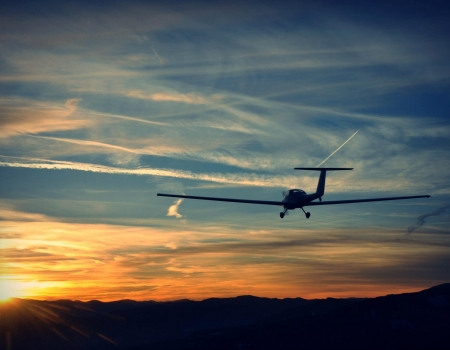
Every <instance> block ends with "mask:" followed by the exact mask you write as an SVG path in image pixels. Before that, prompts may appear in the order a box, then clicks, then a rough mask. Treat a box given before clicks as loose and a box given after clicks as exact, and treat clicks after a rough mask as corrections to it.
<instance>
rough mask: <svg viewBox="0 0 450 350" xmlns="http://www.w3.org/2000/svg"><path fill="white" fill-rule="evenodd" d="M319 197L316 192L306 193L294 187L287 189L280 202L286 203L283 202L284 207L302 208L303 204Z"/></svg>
mask: <svg viewBox="0 0 450 350" xmlns="http://www.w3.org/2000/svg"><path fill="white" fill-rule="evenodd" d="M319 197H320V196H318V195H317V193H312V194H307V193H306V192H305V191H303V190H300V189H295V188H294V189H291V190H289V191H287V193H286V195H285V196H284V198H283V200H282V202H284V203H286V204H283V207H284V208H285V209H295V208H302V207H303V206H304V205H306V204H308V203H309V202H311V201H313V200H314V199H317V198H319Z"/></svg>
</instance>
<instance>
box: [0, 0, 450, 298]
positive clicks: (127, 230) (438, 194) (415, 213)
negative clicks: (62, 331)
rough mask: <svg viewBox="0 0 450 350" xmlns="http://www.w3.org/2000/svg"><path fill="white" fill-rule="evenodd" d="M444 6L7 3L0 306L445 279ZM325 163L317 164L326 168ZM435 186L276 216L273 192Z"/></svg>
mask: <svg viewBox="0 0 450 350" xmlns="http://www.w3.org/2000/svg"><path fill="white" fill-rule="evenodd" d="M449 12H450V11H449V8H448V6H447V5H446V4H445V2H435V1H427V2H414V1H407V2H402V1H398V2H395V1H394V2H392V1H386V2H385V1H377V2H373V3H372V2H363V3H360V2H359V1H355V2H353V1H346V2H339V5H338V4H336V2H328V1H315V2H309V1H297V2H295V4H292V3H290V2H283V1H280V2H277V3H276V4H275V3H274V2H264V1H258V2H242V1H239V2H232V1H227V2H225V1H217V2H209V1H208V2H207V1H190V2H178V1H164V2H162V1H108V2H99V1H67V2H66V1H65V2H59V1H58V2H56V1H45V0H44V1H40V2H35V1H14V2H12V1H11V2H10V1H4V2H2V3H1V4H0V299H7V298H9V297H21V298H33V299H47V300H54V299H72V300H84V301H87V300H93V299H97V300H102V301H112V300H118V299H135V300H159V301H164V300H177V299H185V298H188V299H193V300H203V299H206V298H211V297H233V296H238V295H249V294H251V295H255V296H260V297H272V298H286V297H303V298H324V297H371V296H378V295H385V294H390V293H401V292H410V291H417V290H421V289H425V288H428V287H431V286H434V285H437V284H440V283H445V282H449V281H450V269H449V267H450V229H449V228H450V180H449V179H450V154H449V150H450V118H449V114H450V104H449V101H450V89H449V88H450V45H449V43H448V38H449V34H450V23H449V21H448V18H449ZM324 161H325V162H324ZM319 165H321V166H327V167H351V168H354V170H353V171H348V172H333V173H329V174H328V176H327V182H326V190H325V195H324V197H323V199H324V200H337V199H351V198H355V199H357V198H370V197H389V196H408V195H431V198H429V199H428V198H422V199H413V200H405V201H392V202H378V203H359V204H348V205H333V206H323V207H310V209H309V211H310V212H311V218H309V219H306V218H305V215H304V214H303V212H302V211H301V210H299V209H297V210H293V211H291V212H290V214H289V216H286V217H285V218H284V219H283V220H281V219H280V218H279V211H280V210H281V208H278V207H274V206H265V205H249V204H236V203H222V202H206V201H196V200H176V199H174V198H163V197H157V196H156V194H157V193H158V192H163V193H174V194H186V195H199V196H219V197H231V198H248V199H260V200H275V201H276V200H281V198H282V193H283V191H285V190H287V189H289V188H300V189H303V190H305V191H306V192H308V193H309V192H314V191H315V188H316V186H317V180H318V176H317V175H318V174H317V173H311V172H308V171H297V170H294V169H293V168H295V167H316V166H319Z"/></svg>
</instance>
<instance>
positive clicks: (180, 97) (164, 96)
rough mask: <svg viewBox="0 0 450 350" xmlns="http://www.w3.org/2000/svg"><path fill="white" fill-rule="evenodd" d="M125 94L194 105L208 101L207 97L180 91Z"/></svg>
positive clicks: (132, 92) (131, 92) (136, 91)
mask: <svg viewBox="0 0 450 350" xmlns="http://www.w3.org/2000/svg"><path fill="white" fill-rule="evenodd" d="M127 96H129V97H134V98H141V99H145V100H153V101H162V102H182V103H188V104H194V105H203V104H207V103H208V99H207V98H206V97H204V96H201V95H199V94H196V93H188V94H180V93H163V92H161V93H154V94H146V93H144V92H142V91H138V90H135V91H130V92H129V93H128V94H127Z"/></svg>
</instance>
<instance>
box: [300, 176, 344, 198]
mask: <svg viewBox="0 0 450 350" xmlns="http://www.w3.org/2000/svg"><path fill="white" fill-rule="evenodd" d="M294 169H295V170H311V171H320V176H319V182H318V183H317V190H316V193H314V194H315V195H316V196H317V198H319V199H320V198H321V197H322V196H323V194H324V193H325V178H326V176H327V171H334V170H353V168H294Z"/></svg>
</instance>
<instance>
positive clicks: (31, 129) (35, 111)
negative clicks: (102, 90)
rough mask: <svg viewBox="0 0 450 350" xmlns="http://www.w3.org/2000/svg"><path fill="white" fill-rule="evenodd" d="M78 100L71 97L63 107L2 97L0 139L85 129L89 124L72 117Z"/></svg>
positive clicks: (79, 118)
mask: <svg viewBox="0 0 450 350" xmlns="http://www.w3.org/2000/svg"><path fill="white" fill-rule="evenodd" d="M79 101H80V99H77V98H71V99H68V100H66V102H65V104H64V105H63V106H62V105H59V104H56V103H50V102H41V101H35V100H30V99H25V98H8V99H6V98H2V99H0V137H8V136H12V135H19V134H28V133H31V134H33V133H41V132H54V131H67V130H75V129H80V128H85V127H87V126H89V125H91V124H92V121H90V120H87V119H86V118H82V117H81V116H79V115H76V116H74V115H73V114H74V113H75V112H76V110H77V105H78V102H79Z"/></svg>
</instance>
